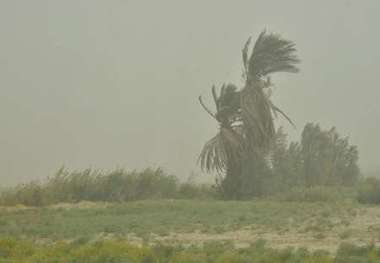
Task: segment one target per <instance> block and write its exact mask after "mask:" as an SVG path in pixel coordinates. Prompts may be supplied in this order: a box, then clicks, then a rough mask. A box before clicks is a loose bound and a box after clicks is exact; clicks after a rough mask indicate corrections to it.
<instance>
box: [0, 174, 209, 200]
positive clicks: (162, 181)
mask: <svg viewBox="0 0 380 263" xmlns="http://www.w3.org/2000/svg"><path fill="white" fill-rule="evenodd" d="M213 196H214V191H213V189H212V187H211V186H208V185H196V184H194V183H191V182H186V183H180V182H179V181H178V180H177V178H176V177H175V176H172V175H168V174H166V173H165V172H164V171H163V170H162V169H150V168H149V169H145V170H143V171H140V172H138V171H132V172H127V171H125V170H115V171H112V172H109V173H103V172H100V171H96V170H91V169H87V170H84V171H79V172H69V171H67V170H65V169H64V168H61V169H60V170H59V171H58V172H57V173H56V174H55V175H54V176H52V177H49V178H47V180H45V181H44V182H31V183H27V184H22V185H18V186H16V187H14V188H11V189H8V190H5V191H3V192H2V194H1V196H0V205H3V206H13V205H18V204H22V205H27V206H43V205H50V204H55V203H60V202H79V201H105V202H124V201H133V200H143V199H156V198H184V199H185V198H186V199H188V198H205V199H206V198H212V197H213Z"/></svg>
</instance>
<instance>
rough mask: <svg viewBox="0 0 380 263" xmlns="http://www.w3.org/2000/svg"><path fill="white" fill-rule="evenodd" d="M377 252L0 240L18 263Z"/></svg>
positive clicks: (359, 258)
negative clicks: (36, 242)
mask: <svg viewBox="0 0 380 263" xmlns="http://www.w3.org/2000/svg"><path fill="white" fill-rule="evenodd" d="M379 260H380V250H378V249H376V248H375V247H373V246H369V247H355V246H349V245H343V246H342V247H341V248H340V249H339V251H338V253H337V255H336V256H332V255H329V254H328V253H326V252H323V251H316V252H309V251H308V250H306V249H298V250H292V249H282V250H274V249H271V248H268V247H266V246H265V242H257V243H255V244H252V245H251V247H249V248H245V249H236V250H234V249H233V247H232V246H231V244H228V243H227V244H224V243H209V244H206V245H205V246H204V247H203V248H200V247H188V248H184V247H181V246H177V247H167V246H160V245H158V246H154V247H147V246H143V247H138V246H135V245H131V244H129V243H128V242H126V241H123V240H109V241H99V242H94V243H86V242H84V241H80V240H79V241H77V242H74V243H67V242H59V243H56V244H53V245H36V244H33V243H31V242H28V241H21V240H14V239H0V262H4V263H5V262H22V263H35V262H38V263H51V262H65V263H71V262H72V263H74V262H75V263H90V262H91V263H105V262H113V263H124V262H130V263H137V262H142V263H156V262H157V263H159V262H171V263H203V262H204V263H206V262H207V263H212V262H217V263H222V262H231V263H244V262H250V263H307V262H308V263H333V262H334V263H354V262H368V263H375V262H379Z"/></svg>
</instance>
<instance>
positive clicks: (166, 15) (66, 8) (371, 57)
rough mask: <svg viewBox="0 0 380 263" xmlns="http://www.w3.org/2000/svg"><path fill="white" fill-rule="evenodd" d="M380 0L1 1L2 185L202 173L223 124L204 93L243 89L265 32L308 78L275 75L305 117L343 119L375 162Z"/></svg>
mask: <svg viewBox="0 0 380 263" xmlns="http://www.w3.org/2000/svg"><path fill="white" fill-rule="evenodd" d="M379 14H380V1H379V0H363V1H354V0H351V1H350V0H334V1H332V0H325V1H321V0H319V1H306V0H297V1H295V0H289V1H268V0H262V1H257V0H250V1H221V0H217V1H216V0H215V1H201V0H199V1H194V0H193V1H178V0H173V1H153V0H152V1H141V0H139V1H137V0H136V1H128V0H107V1H105V0H103V1H100V0H87V1H84V0H83V1H81V0H64V1H63V0H62V1H54V0H44V1H42V0H34V1H28V0H24V1H21V0H0V123H1V124H0V179H1V184H8V185H9V184H13V183H15V182H19V181H25V180H30V179H34V178H44V177H46V176H48V175H51V174H52V173H54V172H55V171H56V170H57V168H59V167H60V166H61V165H65V166H66V167H67V168H69V169H81V168H86V167H93V168H100V169H112V168H116V167H125V168H127V169H134V168H137V169H140V168H143V167H146V166H163V167H165V168H167V170H168V171H170V172H172V173H175V174H177V175H178V176H182V177H186V176H188V175H189V174H190V172H191V171H192V170H194V171H197V165H196V159H197V156H198V154H199V151H200V150H201V147H202V144H203V143H204V142H205V141H206V140H207V139H209V138H210V137H211V136H213V135H214V134H215V132H216V129H217V126H216V123H215V122H214V121H213V120H212V119H210V117H209V116H208V115H207V114H206V113H205V112H204V111H203V110H202V109H201V107H200V106H199V104H198V102H197V97H198V95H199V94H202V95H203V96H205V97H207V96H209V95H210V94H209V91H210V87H211V85H212V84H214V83H215V84H217V85H219V84H221V83H223V82H233V83H236V84H240V83H241V77H240V76H241V71H242V65H241V54H240V50H241V48H242V46H243V44H244V42H245V41H246V39H247V38H248V37H249V36H253V37H257V35H258V34H259V32H260V31H261V30H262V29H264V28H268V30H270V31H274V32H278V33H280V34H282V35H283V36H284V37H286V38H289V39H291V40H293V41H295V42H296V44H297V48H298V51H299V56H300V58H301V59H302V64H301V65H300V68H301V72H300V73H299V74H293V75H281V76H275V77H274V78H273V80H274V82H275V84H276V89H275V96H274V100H275V102H276V103H277V104H278V105H279V106H281V107H282V108H283V110H285V111H286V112H287V113H288V114H289V115H290V116H291V117H292V118H293V119H294V121H295V122H296V124H297V127H298V129H297V130H296V131H294V130H292V128H291V127H289V126H285V127H286V129H287V130H288V131H289V132H290V133H291V134H292V138H298V135H299V133H300V132H301V131H302V127H303V126H304V124H305V123H306V122H307V121H313V122H319V123H320V124H321V125H322V126H323V127H326V128H328V127H330V126H332V125H335V126H336V127H337V129H338V130H339V131H340V132H341V133H343V134H345V135H348V136H350V138H351V141H352V142H353V143H354V144H357V145H358V146H359V150H360V153H361V160H360V161H361V165H362V167H363V168H364V170H369V169H375V168H376V167H379V166H380V163H379V161H378V160H379V157H378V155H379V148H380V140H379V134H380V106H379V98H380V91H379V88H378V87H377V86H378V77H379V73H380V51H379V47H380V34H379V32H380V31H379V25H380V16H379Z"/></svg>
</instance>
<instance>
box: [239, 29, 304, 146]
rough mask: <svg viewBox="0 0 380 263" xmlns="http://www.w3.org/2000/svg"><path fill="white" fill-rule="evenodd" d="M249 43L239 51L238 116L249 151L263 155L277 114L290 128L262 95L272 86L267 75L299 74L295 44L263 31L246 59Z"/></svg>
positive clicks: (282, 113) (264, 95) (273, 128)
mask: <svg viewBox="0 0 380 263" xmlns="http://www.w3.org/2000/svg"><path fill="white" fill-rule="evenodd" d="M250 42H251V39H248V41H247V42H246V44H245V46H244V48H243V50H242V57H243V66H244V76H245V86H244V88H243V89H242V91H241V115H242V119H243V123H244V129H245V134H246V137H247V143H248V144H249V147H250V149H251V150H254V151H265V150H266V149H268V147H269V145H270V142H271V140H272V139H273V136H274V134H275V127H274V117H275V116H277V113H279V114H281V115H283V116H284V117H285V118H286V119H287V120H288V121H289V122H290V123H291V124H293V122H292V121H291V119H290V118H289V117H288V116H287V115H286V114H285V113H284V112H283V111H282V110H281V109H279V108H278V107H277V106H275V105H274V104H273V102H272V101H271V99H270V96H268V93H267V92H265V90H267V89H269V88H270V86H271V82H270V78H269V76H268V75H269V74H271V73H276V72H298V68H297V67H296V64H297V63H298V62H299V60H298V58H297V57H296V55H295V51H296V49H295V44H294V43H293V42H291V41H288V40H285V39H282V38H281V37H280V36H279V35H277V34H267V33H266V31H263V32H262V33H261V34H260V36H259V37H258V39H257V41H256V43H255V45H254V47H253V50H252V53H251V55H248V49H249V45H250ZM293 125H294V124H293Z"/></svg>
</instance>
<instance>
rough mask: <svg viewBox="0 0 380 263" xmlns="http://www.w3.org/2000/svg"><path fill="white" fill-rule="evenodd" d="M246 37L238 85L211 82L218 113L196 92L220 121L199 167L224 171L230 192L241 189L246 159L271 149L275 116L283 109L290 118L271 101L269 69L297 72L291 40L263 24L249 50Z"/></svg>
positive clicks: (223, 179)
mask: <svg viewBox="0 0 380 263" xmlns="http://www.w3.org/2000/svg"><path fill="white" fill-rule="evenodd" d="M250 42H251V38H249V39H248V41H247V42H246V44H245V45H244V48H243V50H242V56H243V67H244V72H243V76H244V80H245V83H244V86H243V87H242V88H241V89H240V90H239V89H238V88H237V87H236V86H234V85H232V84H229V85H227V86H226V85H223V86H222V87H221V91H220V94H219V95H218V94H217V92H216V90H215V87H214V86H213V87H212V95H213V99H214V102H215V106H216V113H213V112H212V111H211V110H210V109H209V108H207V106H206V105H205V104H204V103H203V101H202V98H201V97H199V101H200V103H201V105H202V106H203V108H204V109H205V110H206V111H207V112H208V113H209V114H210V115H211V116H212V117H213V118H214V119H215V120H216V121H217V122H218V124H219V132H218V134H217V135H216V136H215V137H213V138H212V139H211V140H209V141H208V142H207V143H206V144H205V145H204V147H203V149H202V151H201V154H200V157H199V160H200V164H201V168H202V169H203V170H205V171H206V172H213V171H216V172H217V173H218V174H219V175H221V176H224V177H221V178H222V179H221V180H219V181H222V182H224V184H221V185H222V188H224V189H221V190H222V191H224V192H226V190H227V188H228V189H229V190H228V191H227V192H229V193H227V195H229V196H230V197H231V196H232V195H233V196H239V194H240V193H239V189H240V188H241V185H242V182H241V179H240V178H241V175H242V171H243V168H244V163H245V162H246V161H247V160H248V161H249V162H252V161H254V160H257V159H258V158H259V157H262V156H263V155H265V154H266V152H267V150H268V149H269V146H270V144H271V142H272V140H273V137H274V135H275V126H274V117H276V116H277V114H281V115H283V116H284V117H285V118H286V119H287V120H288V121H289V122H290V123H292V121H291V120H290V118H289V117H288V116H287V115H286V114H285V113H284V112H283V111H282V110H281V109H279V108H278V107H277V106H275V105H274V104H273V102H272V101H271V98H270V94H271V89H270V88H271V86H272V84H271V81H270V77H269V75H270V74H272V73H276V72H298V68H297V67H296V66H295V65H296V64H297V63H298V62H299V60H298V58H297V57H296V56H295V54H294V53H295V51H296V49H295V44H294V43H293V42H291V41H288V40H284V39H282V38H281V37H280V36H279V35H277V34H272V33H269V34H268V33H267V32H266V31H265V30H264V31H263V32H262V33H261V34H260V35H259V37H258V39H257V40H256V43H255V45H254V47H253V50H252V52H251V54H250V55H249V54H248V49H249V46H250ZM292 124H293V123H292ZM234 191H236V192H235V193H232V192H234Z"/></svg>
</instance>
